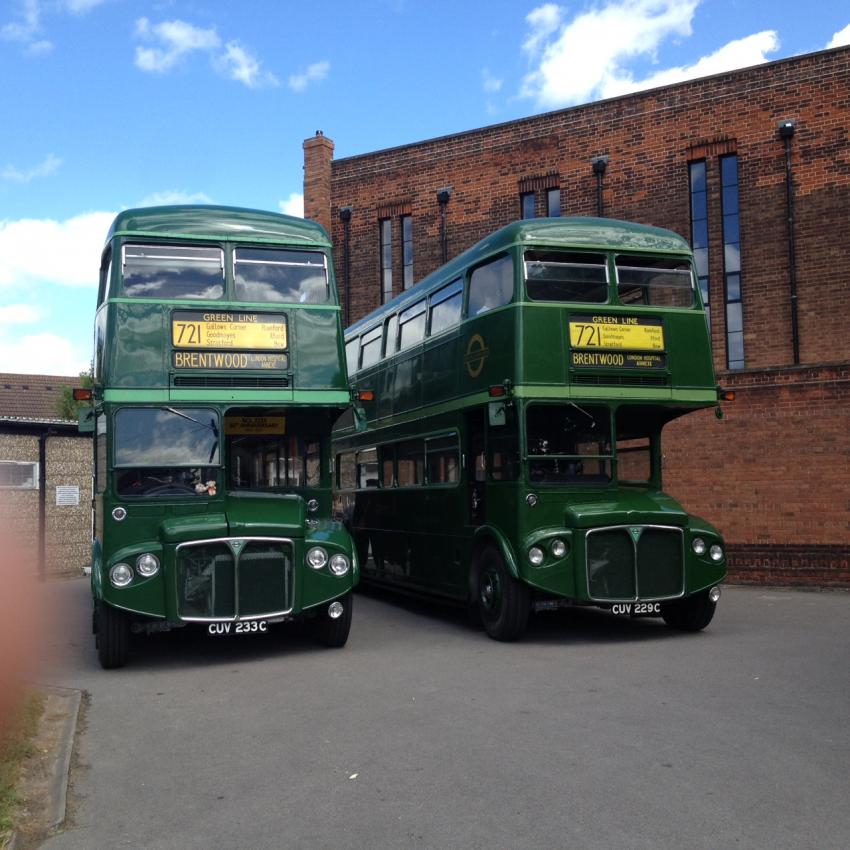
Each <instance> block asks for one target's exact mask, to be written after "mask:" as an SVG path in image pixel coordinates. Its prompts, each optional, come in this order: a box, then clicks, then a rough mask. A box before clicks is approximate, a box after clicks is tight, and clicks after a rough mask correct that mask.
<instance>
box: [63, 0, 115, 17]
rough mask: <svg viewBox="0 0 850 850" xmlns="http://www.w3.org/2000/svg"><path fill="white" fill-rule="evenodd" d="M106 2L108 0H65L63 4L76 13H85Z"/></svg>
mask: <svg viewBox="0 0 850 850" xmlns="http://www.w3.org/2000/svg"><path fill="white" fill-rule="evenodd" d="M105 2H106V0H64V2H63V3H62V5H63V6H64V8H66V9H67V10H68V11H69V12H73V13H74V14H75V15H85V14H86V12H91V10H92V9H95V8H96V7H98V6H100V5H101V4H103V3H105Z"/></svg>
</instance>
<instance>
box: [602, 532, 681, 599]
mask: <svg viewBox="0 0 850 850" xmlns="http://www.w3.org/2000/svg"><path fill="white" fill-rule="evenodd" d="M682 545H683V534H682V530H681V529H680V528H673V527H668V526H614V527H611V528H599V529H593V530H591V531H589V532H588V533H587V589H588V594H589V595H590V598H591V599H594V600H597V601H602V602H630V601H634V600H637V599H671V598H674V597H676V596H681V595H682V593H683V591H684V565H683V560H684V554H683V550H682Z"/></svg>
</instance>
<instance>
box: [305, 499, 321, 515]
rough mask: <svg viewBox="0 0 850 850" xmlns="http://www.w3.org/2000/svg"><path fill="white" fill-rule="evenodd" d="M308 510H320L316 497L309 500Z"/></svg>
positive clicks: (312, 512)
mask: <svg viewBox="0 0 850 850" xmlns="http://www.w3.org/2000/svg"><path fill="white" fill-rule="evenodd" d="M307 510H308V511H309V512H310V513H311V514H314V513H316V511H317V510H319V502H318V500H316V499H310V501H309V502H307Z"/></svg>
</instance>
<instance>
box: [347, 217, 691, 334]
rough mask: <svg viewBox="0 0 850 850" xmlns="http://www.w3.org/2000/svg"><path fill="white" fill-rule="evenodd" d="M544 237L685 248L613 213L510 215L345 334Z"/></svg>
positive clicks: (603, 246) (581, 244) (675, 238)
mask: <svg viewBox="0 0 850 850" xmlns="http://www.w3.org/2000/svg"><path fill="white" fill-rule="evenodd" d="M536 242H539V243H545V244H546V245H547V246H552V247H556V248H557V247H564V248H585V249H595V250H597V251H616V250H625V251H657V252H661V253H673V254H690V252H691V246H690V245H689V244H688V242H687V241H686V240H685V239H683V238H682V237H681V236H679V234H678V233H674V232H673V231H672V230H665V229H664V228H662V227H653V226H651V225H648V224H636V223H635V222H631V221H618V220H617V219H613V218H592V217H589V216H575V217H569V216H563V217H559V218H532V219H525V220H523V221H515V222H513V223H511V224H508V225H506V226H505V227H502V228H500V229H499V230H495V231H494V232H493V233H491V234H489V235H488V236H486V237H485V238H484V239H482V240H481V241H480V242H476V244H475V245H473V246H472V247H471V248H468V249H467V250H466V251H464V252H463V253H462V254H458V256H457V257H455V258H454V259H453V260H450V261H449V262H448V263H446V265H444V266H441V267H440V268H438V269H436V270H435V271H433V272H431V274H429V275H427V276H426V277H424V278H422V280H421V281H420V282H419V283H418V284H416V286H414V287H412V288H411V289H408V290H407V291H406V292H403V293H401V294H400V295H397V296H396V297H395V298H393V299H392V300H391V301H388V302H387V303H386V304H384V305H382V306H381V307H379V308H378V309H377V310H374V311H373V312H371V313H369V314H368V315H367V316H364V317H363V318H362V319H360V321H358V322H355V323H354V324H353V325H351V326H350V327H349V328H347V329H346V335H348V334H349V333H354V332H358V331H360V330H362V329H363V328H365V327H366V326H367V325H369V324H371V323H372V321H374V319H375V318H376V316H378V315H379V314H386V313H392V312H394V310H395V309H396V308H398V307H401V306H402V305H404V304H407V303H408V302H413V301H416V300H417V299H418V298H421V297H422V296H423V295H424V294H425V293H426V292H427V291H429V290H430V289H431V288H432V287H433V286H435V285H437V284H438V283H442V282H447V281H448V280H450V279H451V278H453V277H455V276H457V275H460V274H462V273H463V271H464V270H465V269H466V268H467V267H468V266H470V265H473V264H474V263H475V262H477V261H478V260H479V259H483V258H484V257H487V256H490V255H492V254H494V253H496V252H498V251H502V250H507V249H508V248H510V247H512V246H513V245H521V244H525V243H528V244H529V245H533V244H534V243H536Z"/></svg>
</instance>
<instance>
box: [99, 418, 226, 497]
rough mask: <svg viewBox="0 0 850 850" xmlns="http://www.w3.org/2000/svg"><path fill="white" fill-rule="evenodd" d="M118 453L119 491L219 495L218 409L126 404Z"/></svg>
mask: <svg viewBox="0 0 850 850" xmlns="http://www.w3.org/2000/svg"><path fill="white" fill-rule="evenodd" d="M104 436H105V435H104ZM100 439H102V438H101V437H100V436H99V437H98V440H100ZM113 458H114V465H115V489H116V491H117V493H118V495H119V496H192V495H197V496H212V495H215V493H216V489H217V482H218V460H219V417H218V414H217V413H216V411H214V410H210V409H209V408H203V407H180V408H176V407H124V408H121V409H120V410H119V411H118V412H117V413H116V414H115V430H114V437H113Z"/></svg>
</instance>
